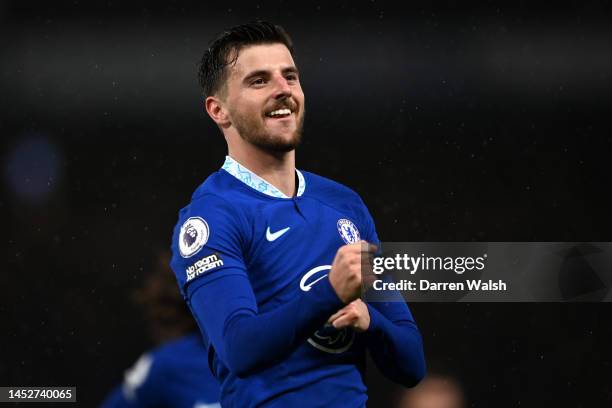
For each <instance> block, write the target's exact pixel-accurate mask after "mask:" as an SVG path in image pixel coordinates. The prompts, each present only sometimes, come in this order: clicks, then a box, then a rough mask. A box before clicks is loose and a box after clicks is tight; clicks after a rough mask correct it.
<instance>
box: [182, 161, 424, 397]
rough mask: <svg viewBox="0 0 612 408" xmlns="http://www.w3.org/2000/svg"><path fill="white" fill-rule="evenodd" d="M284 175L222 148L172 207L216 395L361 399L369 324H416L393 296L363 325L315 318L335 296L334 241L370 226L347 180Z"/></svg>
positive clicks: (350, 239) (334, 304)
mask: <svg viewBox="0 0 612 408" xmlns="http://www.w3.org/2000/svg"><path fill="white" fill-rule="evenodd" d="M296 180H297V193H296V195H295V197H286V196H285V195H284V194H283V193H282V192H280V191H279V190H278V189H276V188H275V187H274V186H272V185H271V184H269V183H267V182H266V181H265V180H263V179H261V178H260V177H258V176H257V175H256V174H255V173H253V172H251V171H249V170H248V169H247V168H245V167H244V166H242V165H240V164H239V163H238V162H236V161H235V160H233V159H232V158H231V157H229V156H228V157H227V158H226V161H225V163H224V165H223V167H222V169H221V170H219V171H217V172H216V173H214V174H212V175H211V176H210V177H208V179H207V180H206V181H205V182H204V183H203V184H202V185H201V186H200V187H199V188H198V189H197V190H196V191H195V193H194V194H193V197H192V201H191V203H190V204H189V205H188V206H187V207H185V208H183V209H182V210H181V211H180V214H179V220H178V223H177V225H176V228H175V230H174V235H173V239H172V252H173V257H172V261H171V265H172V269H173V270H174V272H175V274H176V277H177V280H178V283H179V287H180V290H181V292H182V294H183V296H184V298H185V299H186V301H187V303H188V305H189V307H190V308H191V310H192V312H193V314H194V317H195V318H196V320H197V321H198V324H199V326H200V328H201V330H202V334H203V336H204V338H205V340H206V341H207V343H208V346H209V362H210V364H211V368H212V370H213V372H214V374H215V375H216V377H217V379H218V380H219V381H220V382H221V387H222V390H221V403H222V405H223V406H224V407H247V406H278V407H290V406H305V405H307V406H309V407H315V406H321V407H329V406H351V407H360V406H365V402H366V400H367V393H366V386H365V385H364V382H363V379H362V374H363V369H364V362H365V350H366V347H368V344H370V343H371V342H372V341H375V342H376V341H379V340H381V339H383V337H385V336H383V335H376V334H375V333H374V332H375V331H376V330H380V331H382V330H387V329H389V330H391V329H392V326H391V321H395V322H400V324H401V322H406V324H409V325H410V330H411V333H413V332H414V333H416V335H417V336H418V330H417V329H416V326H415V325H414V321H413V319H412V316H411V314H410V311H409V310H408V308H407V306H406V305H405V304H404V303H401V304H400V303H398V304H395V305H390V304H388V305H386V308H387V311H384V310H383V311H382V313H379V312H377V311H374V310H373V308H372V307H370V306H368V308H369V310H370V314H371V318H372V324H371V326H372V327H371V329H372V330H368V331H367V332H366V333H356V332H354V331H353V330H352V329H350V328H346V329H342V330H336V329H335V328H333V326H330V325H327V324H326V320H327V318H329V316H330V315H331V314H333V313H334V312H336V311H337V310H339V309H340V308H342V307H343V306H344V304H343V303H342V302H341V301H340V300H339V299H338V297H337V295H336V294H335V292H334V291H333V288H332V287H331V284H330V283H329V279H328V277H327V275H328V273H329V271H330V269H331V265H332V262H333V259H334V257H335V255H336V252H337V251H338V249H339V248H340V247H341V246H343V245H345V244H350V243H357V242H359V241H361V240H366V241H368V242H371V243H378V237H377V235H376V231H375V227H374V223H373V220H372V218H371V216H370V214H369V212H368V210H367V208H366V206H365V205H364V203H363V201H362V200H361V198H360V197H359V196H358V195H357V194H356V193H355V192H353V191H352V190H350V189H349V188H347V187H345V186H343V185H341V184H338V183H336V182H333V181H331V180H328V179H326V178H323V177H320V176H317V175H315V174H312V173H308V172H300V171H296ZM266 316H267V317H270V318H269V319H266ZM384 316H387V318H385V317H384ZM249 318H250V320H249ZM240 319H242V323H237V322H238V321H239V320H240ZM251 323H253V324H251ZM249 324H250V326H249ZM385 328H386V329H385ZM241 330H242V331H241ZM370 331H372V333H371V334H370V333H369V332H370ZM415 338H416V337H415ZM381 341H382V340H381ZM402 341H403V340H402ZM410 341H412V340H410ZM418 341H420V337H418ZM381 346H383V345H381ZM406 347H409V348H411V350H412V348H413V345H412V344H406ZM417 348H418V347H417ZM411 352H412V351H411ZM411 356H412V355H411ZM410 358H412V357H410ZM305 401H307V403H306V402H305Z"/></svg>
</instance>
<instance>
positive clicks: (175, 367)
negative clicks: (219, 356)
mask: <svg viewBox="0 0 612 408" xmlns="http://www.w3.org/2000/svg"><path fill="white" fill-rule="evenodd" d="M101 407H102V408H120V407H126V408H127V407H133V408H137V407H143V408H144V407H175V408H221V405H220V404H219V384H218V383H217V380H216V379H215V378H214V377H213V375H212V373H211V372H210V368H209V367H208V359H207V357H206V348H205V345H204V343H203V342H202V337H201V336H200V334H199V333H194V334H191V335H187V336H184V337H181V338H178V339H175V340H172V341H170V342H168V343H165V344H163V345H162V346H160V347H158V348H156V349H155V350H152V351H151V352H148V353H145V354H143V355H142V356H141V357H140V358H139V359H138V361H137V362H136V363H135V364H134V366H133V367H132V368H131V369H129V370H128V371H126V374H125V380H124V382H123V384H122V385H120V386H119V387H117V388H116V389H115V390H113V392H112V393H111V394H110V395H109V396H108V397H107V398H106V400H105V401H104V402H103V403H102V405H101Z"/></svg>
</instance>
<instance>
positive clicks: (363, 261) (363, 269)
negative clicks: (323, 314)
mask: <svg viewBox="0 0 612 408" xmlns="http://www.w3.org/2000/svg"><path fill="white" fill-rule="evenodd" d="M377 249H378V248H377V247H376V245H372V244H369V243H367V242H366V241H361V242H358V243H356V244H349V245H344V246H342V247H340V249H338V252H337V253H336V257H335V258H334V262H333V264H332V268H331V271H330V272H329V281H330V283H331V285H332V287H333V288H334V290H335V291H336V294H337V295H338V297H339V298H340V300H342V301H343V302H344V303H349V302H351V301H353V300H355V299H357V298H358V297H359V295H360V294H361V287H362V285H364V286H365V287H369V285H371V284H372V281H373V278H372V279H370V277H371V276H372V273H371V269H372V255H373V254H374V253H375V252H376V250H377Z"/></svg>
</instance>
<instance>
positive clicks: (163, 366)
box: [101, 252, 220, 408]
mask: <svg viewBox="0 0 612 408" xmlns="http://www.w3.org/2000/svg"><path fill="white" fill-rule="evenodd" d="M169 259H170V256H169V254H168V253H167V252H162V253H160V255H159V257H158V260H157V266H156V269H155V270H154V271H153V273H152V274H150V275H149V276H148V277H147V278H146V280H145V283H144V285H143V287H142V288H140V289H138V290H137V291H136V292H135V293H134V301H135V303H137V304H138V305H139V306H140V307H141V308H142V310H143V313H144V316H145V318H146V320H147V322H148V324H149V328H150V330H151V335H152V337H153V339H154V341H155V343H156V344H158V345H159V346H158V347H157V348H155V349H153V350H151V351H148V352H147V353H145V354H143V355H142V356H141V357H140V358H139V359H138V361H137V362H136V363H135V364H134V366H133V367H132V368H130V369H129V370H127V371H126V373H125V378H124V381H123V384H121V385H119V386H117V387H116V388H115V389H114V390H113V391H112V392H111V393H110V395H109V396H108V397H107V398H106V400H105V401H104V402H103V403H102V405H101V407H102V408H118V407H181V408H183V407H184V408H220V405H219V403H218V401H219V385H218V384H217V381H216V380H215V378H214V377H213V376H212V373H211V372H210V368H209V366H208V357H207V355H206V348H205V347H204V344H203V342H202V337H201V335H200V333H199V332H198V329H197V325H196V322H195V321H194V320H193V317H192V316H191V313H190V312H189V309H188V308H187V307H186V306H185V302H184V301H183V299H182V297H181V295H180V293H179V291H178V290H177V288H176V281H175V279H174V277H173V275H172V271H170V270H169V268H168V263H169Z"/></svg>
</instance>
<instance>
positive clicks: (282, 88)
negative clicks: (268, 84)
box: [274, 74, 291, 99]
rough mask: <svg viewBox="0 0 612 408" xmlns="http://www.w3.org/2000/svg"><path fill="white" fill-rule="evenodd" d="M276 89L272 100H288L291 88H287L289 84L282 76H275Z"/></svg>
mask: <svg viewBox="0 0 612 408" xmlns="http://www.w3.org/2000/svg"><path fill="white" fill-rule="evenodd" d="M275 83H276V88H275V89H274V98H275V99H284V98H289V97H290V96H291V87H290V86H289V82H288V81H287V79H286V78H285V77H284V76H283V75H280V74H279V75H276V76H275Z"/></svg>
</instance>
